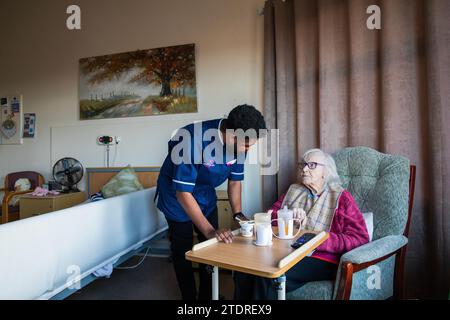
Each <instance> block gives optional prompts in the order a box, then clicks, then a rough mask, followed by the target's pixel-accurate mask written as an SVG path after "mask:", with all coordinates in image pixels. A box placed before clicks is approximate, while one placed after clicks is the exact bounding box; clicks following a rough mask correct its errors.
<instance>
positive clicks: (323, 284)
mask: <svg viewBox="0 0 450 320" xmlns="http://www.w3.org/2000/svg"><path fill="white" fill-rule="evenodd" d="M333 157H334V159H335V161H336V166H337V168H338V173H339V176H340V177H341V179H342V181H343V186H344V187H345V188H346V189H347V190H348V191H349V192H350V193H351V194H352V195H353V197H354V198H355V200H356V202H357V203H358V206H359V208H360V210H361V212H373V219H374V232H373V239H372V241H371V242H369V243H367V244H365V245H363V246H360V247H358V248H355V249H354V250H351V251H349V252H347V253H345V254H344V255H342V257H341V261H340V264H339V267H338V272H337V276H336V280H335V281H315V282H309V283H307V284H306V285H304V286H303V287H301V288H299V289H297V290H295V291H293V292H290V293H288V294H287V298H288V299H299V300H310V299H313V300H314V299H315V300H318V299H344V300H348V299H352V300H360V299H364V300H374V299H376V300H379V299H387V298H391V297H393V298H397V299H401V298H402V297H403V270H404V264H405V254H406V247H407V243H408V238H407V237H408V232H409V225H410V220H411V212H412V206H413V199H414V183H415V166H410V164H409V160H408V159H406V158H404V157H400V156H393V155H388V154H383V153H380V152H378V151H376V150H373V149H371V148H367V147H353V148H345V149H343V150H341V151H338V152H337V153H335V154H334V155H333Z"/></svg>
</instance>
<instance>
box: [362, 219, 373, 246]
mask: <svg viewBox="0 0 450 320" xmlns="http://www.w3.org/2000/svg"><path fill="white" fill-rule="evenodd" d="M362 215H363V218H364V222H365V223H366V228H367V232H368V233H369V241H372V236H373V212H363V214H362Z"/></svg>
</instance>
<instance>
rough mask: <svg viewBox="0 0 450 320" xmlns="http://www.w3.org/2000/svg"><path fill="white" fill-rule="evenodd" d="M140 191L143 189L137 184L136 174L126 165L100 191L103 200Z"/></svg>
mask: <svg viewBox="0 0 450 320" xmlns="http://www.w3.org/2000/svg"><path fill="white" fill-rule="evenodd" d="M142 189H144V187H143V186H142V184H141V183H140V182H139V179H138V177H137V175H136V172H134V170H133V168H131V166H129V165H128V166H127V167H126V168H124V169H122V170H121V171H120V172H119V173H118V174H116V175H115V176H114V177H112V178H111V180H109V181H108V183H107V184H105V185H104V186H103V188H102V190H101V191H102V194H103V196H104V197H105V198H111V197H115V196H118V195H121V194H125V193H130V192H134V191H138V190H142Z"/></svg>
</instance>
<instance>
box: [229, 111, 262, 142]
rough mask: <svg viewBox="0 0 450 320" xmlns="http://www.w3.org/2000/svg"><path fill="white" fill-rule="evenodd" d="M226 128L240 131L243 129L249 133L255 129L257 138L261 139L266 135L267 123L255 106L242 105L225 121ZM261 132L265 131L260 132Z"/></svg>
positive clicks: (231, 112)
mask: <svg viewBox="0 0 450 320" xmlns="http://www.w3.org/2000/svg"><path fill="white" fill-rule="evenodd" d="M225 128H226V129H233V130H238V129H242V130H244V131H247V130H249V129H254V130H255V131H256V134H257V137H258V138H261V136H262V135H264V134H265V129H267V128H266V122H265V121H264V117H263V115H262V114H261V112H259V111H258V110H257V109H256V108H255V107H254V106H250V105H247V104H242V105H240V106H237V107H235V108H234V109H233V110H231V111H230V113H229V114H228V118H227V119H226V120H225ZM260 130H263V131H261V132H260Z"/></svg>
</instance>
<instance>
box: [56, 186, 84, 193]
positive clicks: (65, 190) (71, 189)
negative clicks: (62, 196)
mask: <svg viewBox="0 0 450 320" xmlns="http://www.w3.org/2000/svg"><path fill="white" fill-rule="evenodd" d="M74 192H80V189H78V188H77V185H76V184H74V185H73V186H70V187H66V186H63V187H62V190H61V191H60V193H74Z"/></svg>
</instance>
